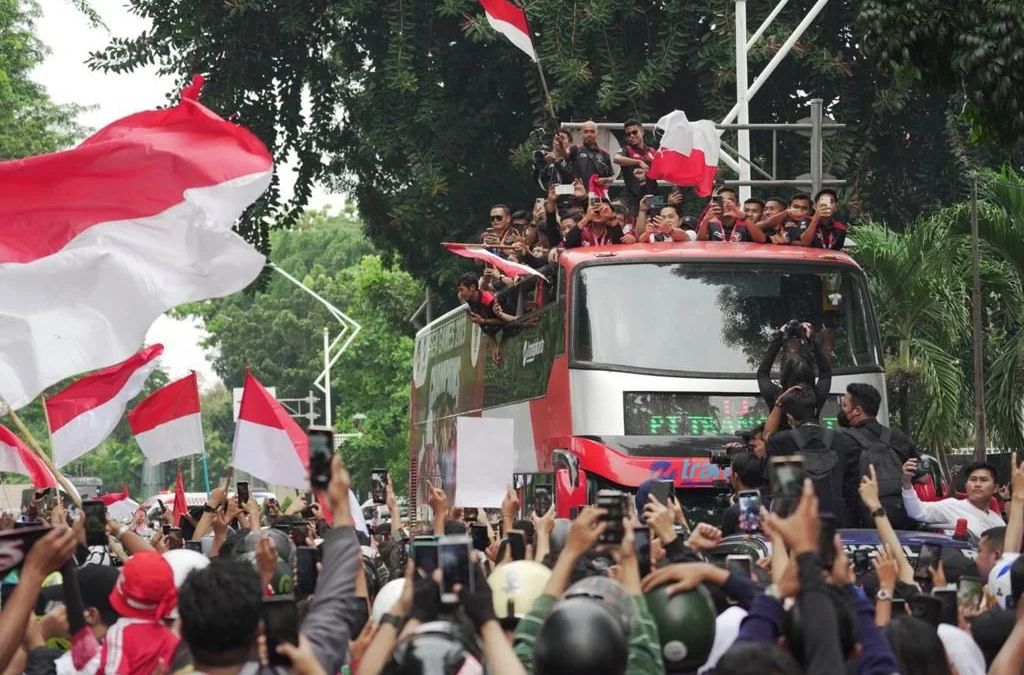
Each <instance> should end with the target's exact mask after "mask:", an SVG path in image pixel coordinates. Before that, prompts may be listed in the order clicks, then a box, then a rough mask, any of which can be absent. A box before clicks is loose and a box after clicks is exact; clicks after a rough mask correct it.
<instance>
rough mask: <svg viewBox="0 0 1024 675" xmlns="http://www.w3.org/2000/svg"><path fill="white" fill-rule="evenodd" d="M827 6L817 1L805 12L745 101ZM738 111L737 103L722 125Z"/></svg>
mask: <svg viewBox="0 0 1024 675" xmlns="http://www.w3.org/2000/svg"><path fill="white" fill-rule="evenodd" d="M827 4H828V0H818V1H817V2H816V3H814V6H813V7H811V10H810V11H809V12H807V16H805V17H804V20H803V21H801V22H800V23H799V24H797V27H796V28H794V29H793V32H792V33H791V34H790V36H789V37H788V38H787V39H786V41H785V42H783V43H782V47H781V48H779V51H778V52H776V53H775V56H773V57H772V60H771V61H769V62H768V65H767V66H765V67H764V70H762V71H761V74H760V75H758V76H757V77H756V78H754V81H753V82H751V83H750V87H748V88H747V101H750V99H752V98H754V95H755V94H757V92H759V91H760V90H761V87H763V86H764V83H765V82H767V81H768V78H769V77H770V76H771V74H772V73H774V72H775V69H776V68H778V67H779V64H780V63H782V59H784V58H786V55H787V54H789V51H790V50H791V49H793V45H795V44H796V43H797V41H798V40H799V39H800V38H801V37H803V34H804V33H805V32H807V29H808V28H809V27H810V25H811V23H813V22H814V20H815V19H816V18H818V14H820V13H821V10H823V9H825V5H827ZM739 111H740V105H739V102H737V103H736V105H734V106H733V107H732V110H730V111H729V113H728V114H727V115H726V116H725V118H724V119H723V120H722V124H729V123H730V122H732V121H733V120H734V119H736V115H737V114H739ZM722 133H723V130H721V129H719V131H718V135H719V136H721V135H722Z"/></svg>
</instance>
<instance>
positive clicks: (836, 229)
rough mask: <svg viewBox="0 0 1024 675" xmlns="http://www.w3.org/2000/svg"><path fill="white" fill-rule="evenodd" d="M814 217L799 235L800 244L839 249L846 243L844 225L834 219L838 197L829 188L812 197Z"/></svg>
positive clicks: (833, 249)
mask: <svg viewBox="0 0 1024 675" xmlns="http://www.w3.org/2000/svg"><path fill="white" fill-rule="evenodd" d="M814 204H815V207H814V217H813V218H811V222H810V223H809V225H808V226H807V229H806V230H805V231H804V232H803V234H801V235H800V245H801V246H810V247H811V248H825V249H829V250H831V251H841V250H842V249H843V246H844V245H845V244H846V225H843V224H842V223H841V222H839V221H838V220H836V219H835V214H836V213H837V212H838V211H839V197H838V196H837V195H836V191H835V190H833V189H831V188H825V189H824V190H820V191H819V192H818V194H817V195H815V197H814Z"/></svg>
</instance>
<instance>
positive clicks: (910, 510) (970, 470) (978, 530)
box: [903, 459, 1004, 537]
mask: <svg viewBox="0 0 1024 675" xmlns="http://www.w3.org/2000/svg"><path fill="white" fill-rule="evenodd" d="M916 473H917V460H916V459H910V460H907V462H906V463H905V464H904V465H903V505H904V506H905V507H906V509H907V515H908V516H909V517H910V518H912V519H913V520H916V521H917V522H919V523H927V524H929V525H935V526H938V527H941V528H942V529H943V530H945V531H946V532H947V533H948V534H952V533H953V530H954V528H955V527H956V521H957V520H959V519H961V518H963V519H965V520H966V521H967V531H968V532H970V533H971V534H973V535H974V536H975V537H981V535H982V533H984V532H985V531H986V530H988V529H989V528H992V527H1002V526H1003V524H1004V521H1003V517H1002V516H1001V515H999V514H998V513H996V512H995V511H993V510H992V508H991V506H992V496H993V495H994V494H995V493H996V489H997V485H996V476H997V472H996V468H995V467H994V466H992V465H991V464H989V463H988V462H986V461H980V462H972V463H971V464H968V465H967V466H966V467H964V468H963V470H962V473H963V475H964V476H966V478H967V480H966V484H965V485H966V490H967V499H956V498H953V497H951V498H949V499H942V500H940V501H937V502H922V501H921V499H920V497H918V495H917V491H916V490H914V483H913V481H914V476H915V475H916Z"/></svg>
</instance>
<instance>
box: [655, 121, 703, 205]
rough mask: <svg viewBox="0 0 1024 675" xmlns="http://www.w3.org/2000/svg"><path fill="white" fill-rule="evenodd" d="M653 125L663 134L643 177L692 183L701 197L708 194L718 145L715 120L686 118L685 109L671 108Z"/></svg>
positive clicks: (689, 184)
mask: <svg viewBox="0 0 1024 675" xmlns="http://www.w3.org/2000/svg"><path fill="white" fill-rule="evenodd" d="M657 128H658V129H660V130H661V131H662V132H664V136H662V137H661V147H660V148H659V150H658V151H657V152H656V153H654V161H653V162H651V168H650V170H649V171H648V172H647V177H648V178H650V179H651V180H665V181H668V182H670V183H673V184H675V185H679V186H684V187H685V186H689V187H693V188H694V190H696V192H697V194H698V195H700V196H701V197H707V196H710V195H711V189H712V186H713V185H714V183H715V172H716V171H717V170H718V155H719V152H720V148H721V140H720V139H719V138H718V133H717V132H716V131H715V123H714V122H712V121H711V120H698V121H696V122H690V121H689V120H687V119H686V113H684V112H683V111H682V110H675V111H673V112H670V113H669V114H667V115H665V116H664V117H662V118H661V119H660V120H658V124H657Z"/></svg>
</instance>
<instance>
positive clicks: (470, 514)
mask: <svg viewBox="0 0 1024 675" xmlns="http://www.w3.org/2000/svg"><path fill="white" fill-rule="evenodd" d="M479 517H480V513H479V511H478V510H477V509H474V508H471V507H466V508H464V509H463V510H462V522H464V523H475V522H476V521H477V519H478V518H479Z"/></svg>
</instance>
